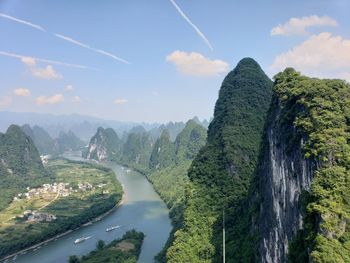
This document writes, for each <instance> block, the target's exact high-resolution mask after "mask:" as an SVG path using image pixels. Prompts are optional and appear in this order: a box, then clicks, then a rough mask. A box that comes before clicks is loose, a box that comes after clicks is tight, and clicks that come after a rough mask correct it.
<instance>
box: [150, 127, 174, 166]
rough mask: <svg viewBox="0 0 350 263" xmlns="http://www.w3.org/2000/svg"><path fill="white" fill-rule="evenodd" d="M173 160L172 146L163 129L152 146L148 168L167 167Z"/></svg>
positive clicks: (166, 132) (166, 131) (168, 136)
mask: <svg viewBox="0 0 350 263" xmlns="http://www.w3.org/2000/svg"><path fill="white" fill-rule="evenodd" d="M174 159H175V149H174V145H173V143H172V142H171V140H170V135H169V132H168V130H166V129H165V130H163V131H162V134H161V135H160V137H159V138H158V139H157V141H156V142H155V144H154V147H153V150H152V153H151V157H150V161H149V168H151V169H160V168H164V167H168V166H170V165H172V164H173V163H174Z"/></svg>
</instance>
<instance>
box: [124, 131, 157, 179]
mask: <svg viewBox="0 0 350 263" xmlns="http://www.w3.org/2000/svg"><path fill="white" fill-rule="evenodd" d="M152 147H153V142H152V138H151V136H150V135H149V133H147V132H145V131H142V132H131V133H130V134H129V135H128V138H127V140H126V142H125V144H124V145H123V151H122V156H121V163H122V164H125V165H128V166H130V167H133V168H135V169H137V170H139V171H140V172H143V173H145V172H147V171H148V167H149V160H150V156H151V152H152Z"/></svg>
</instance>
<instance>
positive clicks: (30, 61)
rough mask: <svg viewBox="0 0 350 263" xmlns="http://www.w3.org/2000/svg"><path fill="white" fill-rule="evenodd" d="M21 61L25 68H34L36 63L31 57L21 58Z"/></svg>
mask: <svg viewBox="0 0 350 263" xmlns="http://www.w3.org/2000/svg"><path fill="white" fill-rule="evenodd" d="M21 61H22V62H23V64H25V65H27V66H35V65H36V61H35V59H34V58H32V57H22V58H21Z"/></svg>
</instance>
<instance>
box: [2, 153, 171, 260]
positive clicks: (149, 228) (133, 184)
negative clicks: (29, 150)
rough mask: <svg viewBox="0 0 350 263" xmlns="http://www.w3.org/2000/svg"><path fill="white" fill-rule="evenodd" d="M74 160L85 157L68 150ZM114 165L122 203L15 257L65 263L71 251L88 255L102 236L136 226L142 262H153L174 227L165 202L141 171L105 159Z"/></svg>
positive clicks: (110, 236) (106, 238) (114, 235)
mask: <svg viewBox="0 0 350 263" xmlns="http://www.w3.org/2000/svg"><path fill="white" fill-rule="evenodd" d="M64 157H66V158H68V159H71V160H80V161H81V160H83V159H81V158H80V157H77V155H76V154H66V155H65V156H64ZM104 165H105V166H107V167H109V168H111V169H113V171H114V172H115V174H116V175H117V178H118V180H119V181H120V183H121V184H122V185H123V188H124V193H125V198H124V202H123V204H122V205H121V206H120V207H119V208H118V209H117V210H115V211H113V212H111V213H110V214H109V215H107V216H106V217H104V218H103V219H101V220H100V221H98V222H95V223H93V224H91V225H88V226H85V227H81V228H80V229H77V230H75V231H73V232H71V233H69V234H67V235H65V236H63V237H61V238H58V239H57V240H55V241H51V242H48V243H47V244H46V245H44V246H42V247H40V248H38V249H34V250H31V251H28V252H27V253H26V254H22V255H19V256H17V258H16V259H15V261H12V260H13V259H9V262H10V261H11V262H20V263H63V262H67V261H68V257H69V256H70V255H78V256H81V255H85V254H87V253H88V252H89V251H91V250H93V249H95V246H96V242H97V241H98V240H100V239H102V240H104V241H106V243H107V242H109V241H111V240H113V239H115V238H119V237H121V236H122V235H123V234H124V233H125V232H126V231H127V230H131V229H136V230H138V231H142V232H143V233H144V234H145V239H144V243H143V245H142V250H141V254H140V258H139V261H138V262H139V263H151V262H154V259H153V258H154V256H155V255H157V253H158V252H159V251H160V250H161V249H162V247H163V246H164V245H165V243H166V240H167V238H168V236H169V233H170V231H171V228H172V226H171V221H170V219H169V215H168V212H169V210H168V209H167V207H166V205H165V203H164V202H163V201H162V200H161V199H160V197H159V195H158V194H157V193H156V192H155V191H154V189H153V186H152V185H151V184H150V183H149V182H148V181H147V179H146V178H145V177H144V176H143V175H141V174H140V173H138V172H135V171H132V170H131V171H130V170H128V171H127V169H124V168H123V167H122V166H120V165H117V164H115V163H105V164H104ZM115 225H121V226H122V227H120V228H118V229H115V230H113V231H110V232H106V228H108V227H110V226H115ZM86 236H92V238H90V239H89V240H86V241H85V242H82V243H79V244H77V245H75V244H74V240H75V239H77V238H80V237H86Z"/></svg>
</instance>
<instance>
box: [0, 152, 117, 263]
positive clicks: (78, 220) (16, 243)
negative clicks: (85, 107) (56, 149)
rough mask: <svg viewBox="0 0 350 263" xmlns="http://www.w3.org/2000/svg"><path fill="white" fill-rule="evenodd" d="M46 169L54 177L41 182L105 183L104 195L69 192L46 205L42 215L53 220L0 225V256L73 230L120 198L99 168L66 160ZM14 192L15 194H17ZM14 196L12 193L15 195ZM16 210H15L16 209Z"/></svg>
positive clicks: (113, 180)
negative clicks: (50, 215)
mask: <svg viewBox="0 0 350 263" xmlns="http://www.w3.org/2000/svg"><path fill="white" fill-rule="evenodd" d="M48 169H49V170H50V174H52V175H53V177H54V178H50V180H48V179H47V180H46V181H43V182H42V183H52V182H53V181H54V182H65V183H70V184H72V185H73V184H74V183H75V184H77V183H79V182H84V181H85V180H87V181H89V182H91V184H92V185H94V186H95V185H98V184H107V186H106V187H108V188H107V190H108V192H109V193H108V194H104V193H103V192H102V190H101V189H99V188H97V189H96V190H94V191H93V192H91V194H89V193H85V192H84V193H83V194H79V193H71V194H70V195H69V196H67V197H60V198H58V199H56V200H55V201H53V202H52V203H50V204H49V205H48V206H46V207H45V208H43V209H41V211H42V212H45V213H49V214H53V215H55V216H56V217H57V219H56V220H53V221H51V222H45V221H42V222H27V221H18V222H15V223H14V224H10V225H8V226H7V225H1V226H0V241H1V242H0V257H2V256H5V255H8V254H11V253H14V252H16V251H18V250H20V249H23V248H26V247H28V246H31V245H34V244H36V243H39V242H42V241H44V240H46V239H48V238H50V237H53V236H55V235H58V234H60V233H63V232H65V231H68V230H72V229H75V228H77V227H79V226H81V225H82V224H85V223H87V222H89V221H91V220H93V219H95V218H96V217H98V216H99V215H101V214H103V213H105V212H107V211H109V210H110V209H112V208H113V207H114V206H115V205H116V204H117V203H118V202H119V201H120V200H121V198H122V192H123V190H122V187H121V185H120V183H119V182H118V181H117V179H116V177H115V174H114V173H113V171H112V170H110V169H108V168H105V167H101V166H99V165H91V164H87V163H82V162H73V161H67V160H60V159H58V160H51V162H50V163H49V167H48ZM17 193H18V192H17ZM17 193H16V194H17ZM16 209H17V208H16Z"/></svg>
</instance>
